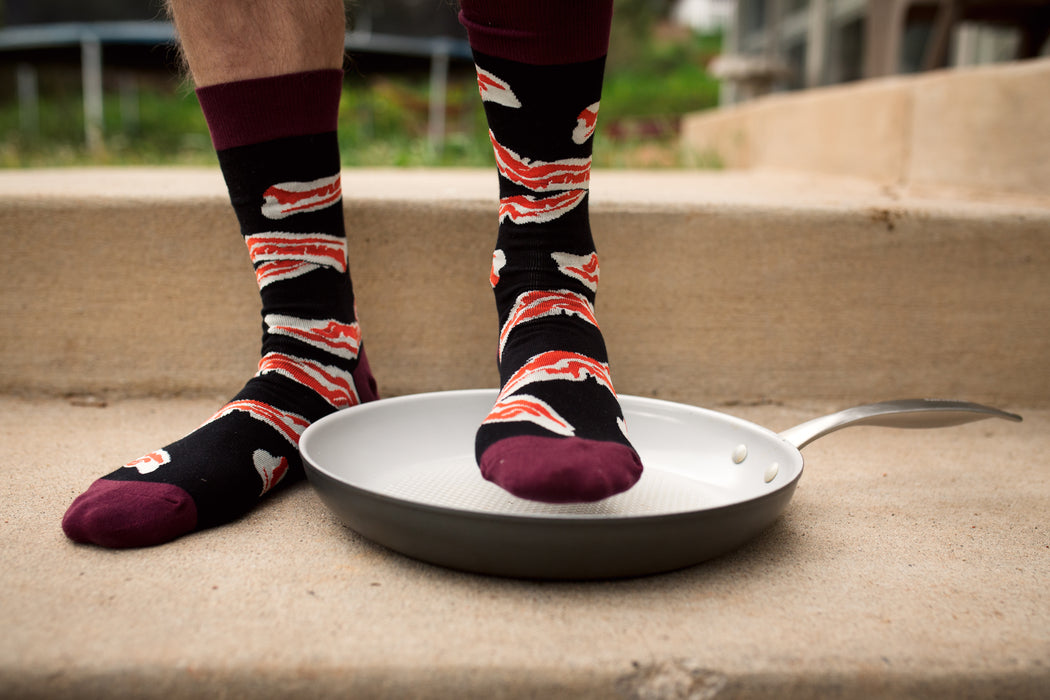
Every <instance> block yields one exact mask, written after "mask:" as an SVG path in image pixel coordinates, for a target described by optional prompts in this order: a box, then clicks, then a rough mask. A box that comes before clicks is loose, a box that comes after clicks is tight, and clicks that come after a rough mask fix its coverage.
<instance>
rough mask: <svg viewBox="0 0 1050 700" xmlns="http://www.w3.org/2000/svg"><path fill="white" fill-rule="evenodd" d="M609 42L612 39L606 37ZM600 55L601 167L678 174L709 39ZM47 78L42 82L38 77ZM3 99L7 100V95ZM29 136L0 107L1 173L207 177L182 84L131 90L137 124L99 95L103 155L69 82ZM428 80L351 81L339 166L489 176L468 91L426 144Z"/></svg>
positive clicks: (204, 139)
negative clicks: (440, 136)
mask: <svg viewBox="0 0 1050 700" xmlns="http://www.w3.org/2000/svg"><path fill="white" fill-rule="evenodd" d="M614 39H615V33H614ZM613 45H614V47H615V46H617V45H619V46H621V49H620V50H619V51H614V52H613V53H612V54H610V58H609V69H608V70H607V73H606V79H605V85H604V89H603V93H602V107H601V119H600V121H599V131H598V144H599V146H598V148H597V150H596V153H595V164H596V165H597V166H599V167H639V166H641V167H680V166H681V165H683V163H682V162H681V157H680V155H679V154H678V153H677V148H676V143H675V131H676V127H677V121H678V119H679V118H680V116H681V115H683V114H686V113H688V112H693V111H697V110H701V109H706V108H709V107H712V106H714V105H715V104H717V97H718V84H717V82H716V81H715V80H714V79H713V78H712V77H711V76H710V75H709V74H708V73H707V72H706V70H705V64H706V62H707V61H708V60H709V59H710V57H711V56H713V55H715V54H716V53H717V52H718V47H719V45H720V41H719V38H718V37H710V36H696V35H689V34H687V33H685V34H683V33H681V32H678V33H674V34H672V35H669V36H668V37H666V38H662V39H661V38H653V39H650V40H649V41H646V42H644V43H641V42H638V41H637V40H636V39H635V40H625V41H621V42H619V43H617V42H616V41H614V44H613ZM44 77H47V76H44ZM12 92H13V91H12ZM41 93H42V97H41V100H40V105H39V115H38V122H37V127H36V129H35V130H28V131H27V130H24V129H23V128H22V126H21V124H20V116H19V108H18V104H17V101H16V100H15V98H14V96H13V94H10V95H6V96H5V95H0V167H4V168H22V167H46V166H70V165H171V164H192V165H214V164H215V163H216V162H217V161H216V158H215V154H214V152H213V150H212V147H211V142H210V139H209V138H208V130H207V126H206V125H205V122H204V118H203V116H202V115H201V112H200V107H199V105H198V104H197V100H196V97H195V96H194V94H193V92H192V90H190V89H189V88H188V87H187V86H186V84H185V83H178V82H177V81H176V80H175V79H172V80H171V82H170V83H165V82H164V81H157V80H151V81H149V82H148V84H144V85H143V86H141V87H140V89H139V90H138V95H137V109H136V112H137V120H134V121H132V122H128V121H126V120H125V119H123V118H122V115H121V103H120V98H119V96H118V95H116V94H107V95H106V98H105V104H104V114H105V124H104V145H103V146H102V147H101V148H99V149H97V150H95V151H93V152H92V151H89V150H88V149H87V148H86V147H85V145H84V140H85V139H84V122H83V105H82V103H81V98H80V92H79V86H78V84H77V81H76V79H75V76H73V77H70V76H69V75H66V76H64V77H60V78H57V79H56V78H54V77H53V76H52V77H51V78H50V79H49V80H43V79H42V80H41ZM427 93H428V84H427V79H426V76H419V77H406V76H398V77H384V76H359V75H349V76H348V78H347V81H346V84H345V87H344V90H343V95H342V100H341V104H340V120H339V142H340V149H341V155H342V160H343V163H344V165H346V166H348V167H356V166H372V167H377V166H422V165H433V166H489V165H491V164H492V162H493V161H492V152H491V145H490V144H489V141H488V135H487V134H488V130H487V126H486V123H485V114H484V110H483V109H482V106H481V102H480V100H479V99H478V96H477V85H476V83H475V81H474V80H473V79H472V77H471V76H470V75H469V74H462V75H457V76H456V77H454V79H452V80H450V83H449V86H448V96H447V111H446V130H445V141H444V146H443V148H442V149H441V150H440V152H435V151H434V150H433V149H432V148H430V145H429V143H428V138H427V118H428V94H427Z"/></svg>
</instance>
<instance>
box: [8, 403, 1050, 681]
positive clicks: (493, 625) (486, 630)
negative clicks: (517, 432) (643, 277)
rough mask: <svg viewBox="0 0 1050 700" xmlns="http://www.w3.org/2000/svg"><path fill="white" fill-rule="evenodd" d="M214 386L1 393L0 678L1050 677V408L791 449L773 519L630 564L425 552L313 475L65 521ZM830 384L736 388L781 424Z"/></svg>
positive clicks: (810, 408)
mask: <svg viewBox="0 0 1050 700" xmlns="http://www.w3.org/2000/svg"><path fill="white" fill-rule="evenodd" d="M217 405H218V404H217V403H216V402H214V401H211V400H204V399H153V398H146V399H132V400H116V401H112V402H110V403H109V405H108V406H105V407H103V406H101V405H99V404H96V405H94V406H88V407H85V406H82V405H73V404H71V403H70V402H69V401H66V400H63V399H57V398H50V399H16V398H11V397H0V415H3V416H4V420H3V421H0V453H2V454H3V460H2V461H0V473H2V474H3V477H4V489H3V491H2V492H0V493H2V502H3V518H2V519H0V552H2V553H3V565H2V566H0V607H2V609H3V634H2V635H0V697H3V698H19V699H27V700H28V699H34V698H158V699H159V698H164V699H165V700H181V699H183V698H185V699H187V700H195V699H196V698H202V697H223V698H231V699H238V700H239V699H242V698H244V699H247V698H253V699H260V698H261V699H270V698H273V699H275V700H276V699H277V698H304V699H306V698H310V699H315V698H325V699H327V698H332V699H335V698H347V697H353V698H420V699H422V698H435V699H436V698H477V699H479V700H481V699H484V700H489V699H491V698H503V699H505V700H518V699H519V698H520V699H522V700H524V699H527V698H557V699H561V698H564V699H566V700H579V699H581V698H594V699H595V700H599V699H601V700H606V699H610V698H624V699H625V700H629V699H634V700H641V699H645V698H660V699H664V698H666V699H672V698H714V697H717V698H750V699H755V698H770V699H771V700H772V699H775V700H812V699H813V698H827V697H846V698H877V699H889V698H933V699H936V700H955V699H957V698H1002V697H1009V698H1016V699H1018V700H1020V699H1028V698H1031V699H1032V700H1035V699H1036V698H1045V697H1046V689H1047V688H1048V687H1050V666H1048V664H1047V659H1048V658H1050V606H1048V605H1047V603H1046V582H1047V580H1048V579H1050V540H1048V533H1047V523H1046V504H1047V501H1048V499H1050V470H1048V469H1046V466H1047V465H1046V461H1047V460H1046V455H1047V454H1050V410H1047V409H1039V410H1034V409H1031V410H1030V409H1028V408H1025V407H1020V408H1019V410H1020V412H1021V413H1022V414H1023V415H1024V422H1023V423H1007V422H1005V421H998V420H991V421H984V422H981V423H977V424H973V425H966V426H960V427H956V428H948V429H943V430H930V431H911V430H889V429H881V428H863V429H849V430H844V431H842V432H841V433H835V434H834V435H832V436H829V437H827V438H823V439H821V440H818V441H817V442H815V443H813V445H811V446H808V447H806V448H805V450H804V453H805V457H806V463H807V465H806V472H805V474H804V475H803V477H802V479H801V481H800V483H799V486H798V490H797V491H796V492H795V495H794V498H793V499H792V502H791V504H790V505H789V506H788V508H787V510H786V511H785V513H784V515H783V516H782V517H781V518H780V519H779V520H778V521H777V522H776V523H775V524H774V525H773V526H772V528H770V530H768V531H767V532H766V533H764V534H763V535H761V536H760V537H758V538H757V539H756V540H755V541H753V542H752V543H750V544H748V545H746V546H744V547H742V548H741V549H739V550H737V551H735V552H733V553H730V554H728V555H726V556H723V557H721V558H719V559H716V560H713V561H709V562H707V563H705V564H702V565H700V566H696V567H693V568H690V569H686V570H684V571H679V572H675V573H671V574H667V575H663V576H655V577H649V578H641V579H635V580H626V581H606V582H592V583H554V584H552V583H536V582H529V581H512V580H505V579H497V578H492V577H484V576H473V575H468V574H462V573H457V572H454V571H447V570H444V569H440V568H438V567H435V566H430V565H426V564H422V563H419V562H416V561H413V560H410V559H407V558H405V557H402V556H400V555H397V554H394V553H392V552H390V551H388V550H385V549H383V548H381V547H378V546H375V545H373V544H371V543H370V542H368V541H367V540H364V539H363V538H361V537H359V536H357V535H355V534H354V533H352V532H350V531H349V530H347V529H345V528H344V527H342V526H341V525H340V524H339V522H338V521H337V520H336V519H335V518H334V516H332V515H331V514H330V513H329V512H328V511H327V510H326V509H325V507H324V506H323V505H322V504H321V502H320V500H319V499H318V497H317V496H316V495H315V494H314V493H313V491H312V490H310V489H309V488H308V487H306V486H305V485H297V486H294V487H292V488H289V489H284V490H280V491H279V492H277V493H276V494H274V495H272V496H270V497H268V500H267V502H266V503H265V504H264V505H262V506H261V507H260V508H258V509H256V510H255V511H253V512H252V513H251V514H250V515H248V516H247V517H245V518H243V519H241V520H239V521H237V522H236V523H233V524H230V525H228V526H226V527H222V528H216V529H213V530H209V531H206V532H202V533H198V534H194V535H191V536H188V537H185V538H182V539H180V540H177V541H176V542H173V543H171V544H168V545H165V546H162V547H153V548H147V549H142V550H133V551H124V552H113V551H107V550H102V549H98V548H94V547H83V546H77V545H74V544H72V543H71V542H69V541H67V540H66V539H65V538H64V537H63V535H62V533H61V530H60V529H59V521H60V519H61V517H62V513H63V511H64V510H65V508H66V506H67V505H68V504H69V502H70V501H71V500H72V499H73V497H74V496H75V495H76V494H77V493H79V491H80V490H82V489H83V488H85V487H86V486H87V485H88V484H89V483H90V482H91V481H92V480H93V479H94V478H96V477H97V476H99V475H100V474H103V473H106V472H108V471H110V470H111V469H113V468H115V467H116V465H119V464H122V463H124V462H125V461H126V460H128V459H131V458H133V457H136V456H138V455H139V454H142V453H143V452H145V451H147V450H152V449H155V448H156V447H157V446H158V445H162V444H165V443H166V442H168V441H170V440H172V439H175V438H177V437H178V436H180V435H182V434H183V433H184V432H186V431H188V430H192V429H193V428H195V427H196V426H197V425H198V424H199V423H200V421H201V420H202V419H203V418H204V417H206V416H208V415H211V413H212V412H213V411H214V410H215V408H216V406H217ZM838 408H842V405H840V404H838V403H819V402H818V403H790V404H788V405H783V406H769V405H765V406H736V407H732V408H729V409H727V410H728V411H729V412H730V413H733V414H734V415H738V416H740V417H742V418H746V419H749V420H752V421H755V422H757V423H759V424H760V425H764V426H767V427H769V428H771V429H774V430H782V429H784V428H787V427H789V426H791V425H794V424H797V423H800V422H802V421H805V420H808V419H810V418H813V417H814V416H817V415H821V414H824V413H828V412H830V411H832V410H835V409H838ZM581 554H582V553H581Z"/></svg>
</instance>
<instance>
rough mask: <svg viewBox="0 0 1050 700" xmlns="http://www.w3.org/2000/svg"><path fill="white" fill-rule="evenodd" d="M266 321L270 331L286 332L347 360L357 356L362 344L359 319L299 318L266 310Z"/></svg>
mask: <svg viewBox="0 0 1050 700" xmlns="http://www.w3.org/2000/svg"><path fill="white" fill-rule="evenodd" d="M263 322H264V323H265V324H266V326H267V330H268V331H269V332H270V333H275V334H277V335H285V336H288V337H291V338H295V339H296V340H299V341H302V342H304V343H306V344H307V345H312V346H313V347H315V348H320V349H321V350H324V351H325V352H328V353H331V354H333V355H335V356H336V357H342V358H344V359H346V360H354V359H357V353H358V352H359V351H360V348H361V326H360V324H358V323H357V322H356V321H354V322H353V323H343V322H342V321H337V320H335V319H311V318H296V317H295V316H286V315H284V314H267V315H266V316H265V317H263Z"/></svg>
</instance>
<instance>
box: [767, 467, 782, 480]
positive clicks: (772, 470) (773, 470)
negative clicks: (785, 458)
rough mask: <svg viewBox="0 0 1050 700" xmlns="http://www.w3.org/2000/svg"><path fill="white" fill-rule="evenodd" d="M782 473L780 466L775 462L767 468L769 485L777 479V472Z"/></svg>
mask: <svg viewBox="0 0 1050 700" xmlns="http://www.w3.org/2000/svg"><path fill="white" fill-rule="evenodd" d="M778 471H780V465H779V464H777V463H776V462H773V463H772V464H770V465H769V467H767V468H766V483H767V484H768V483H769V482H770V481H772V480H773V479H775V478H777V472H778Z"/></svg>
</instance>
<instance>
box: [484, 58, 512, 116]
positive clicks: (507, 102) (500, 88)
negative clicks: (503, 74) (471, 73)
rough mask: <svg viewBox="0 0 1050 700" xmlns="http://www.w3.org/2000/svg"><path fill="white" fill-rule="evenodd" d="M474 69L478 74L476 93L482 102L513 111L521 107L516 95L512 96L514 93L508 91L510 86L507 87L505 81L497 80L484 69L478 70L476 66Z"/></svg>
mask: <svg viewBox="0 0 1050 700" xmlns="http://www.w3.org/2000/svg"><path fill="white" fill-rule="evenodd" d="M474 68H475V69H477V72H478V92H479V93H481V101H482V102H493V103H495V104H499V105H503V106H504V107H511V108H514V109H517V108H518V107H521V101H520V100H519V99H518V97H517V95H515V94H514V91H513V90H511V89H510V85H508V84H507V82H506V81H505V80H501V79H500V78H497V77H496V76H495V75H493V74H492V73H490V72H488V71H487V70H485V69H484V68H479V67H478V66H477V65H475V66H474Z"/></svg>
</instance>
